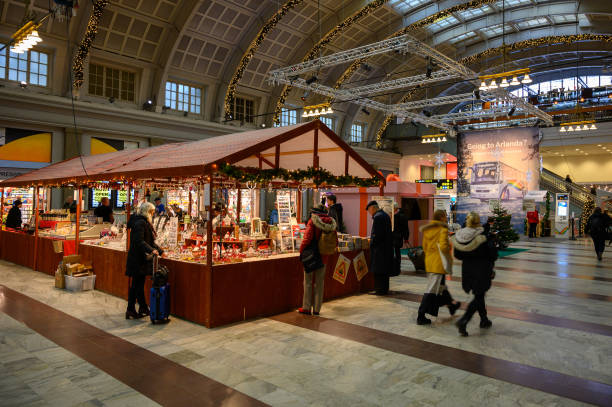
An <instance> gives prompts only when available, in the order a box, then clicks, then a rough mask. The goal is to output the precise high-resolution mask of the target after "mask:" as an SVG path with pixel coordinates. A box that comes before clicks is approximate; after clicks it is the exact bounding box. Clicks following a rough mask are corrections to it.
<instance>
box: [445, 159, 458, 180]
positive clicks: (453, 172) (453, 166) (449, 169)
mask: <svg viewBox="0 0 612 407" xmlns="http://www.w3.org/2000/svg"><path fill="white" fill-rule="evenodd" d="M446 178H447V179H457V161H455V162H447V163H446Z"/></svg>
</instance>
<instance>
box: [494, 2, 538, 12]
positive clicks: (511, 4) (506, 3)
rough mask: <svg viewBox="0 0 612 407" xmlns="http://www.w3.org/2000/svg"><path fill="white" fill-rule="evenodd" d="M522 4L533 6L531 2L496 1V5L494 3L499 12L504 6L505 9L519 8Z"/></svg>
mask: <svg viewBox="0 0 612 407" xmlns="http://www.w3.org/2000/svg"><path fill="white" fill-rule="evenodd" d="M523 4H533V3H532V2H531V0H502V1H498V2H497V3H495V6H496V7H498V8H499V9H500V10H501V9H502V8H503V7H504V6H505V7H506V8H507V7H515V6H521V5H523Z"/></svg>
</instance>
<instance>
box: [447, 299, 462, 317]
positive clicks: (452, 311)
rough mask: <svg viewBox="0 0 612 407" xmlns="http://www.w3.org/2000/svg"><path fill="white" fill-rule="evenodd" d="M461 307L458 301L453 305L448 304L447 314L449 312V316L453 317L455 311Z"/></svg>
mask: <svg viewBox="0 0 612 407" xmlns="http://www.w3.org/2000/svg"><path fill="white" fill-rule="evenodd" d="M460 307H461V303H460V302H459V301H457V302H456V303H454V304H450V305H449V306H448V312H450V314H451V315H455V312H457V310H458V309H459V308H460Z"/></svg>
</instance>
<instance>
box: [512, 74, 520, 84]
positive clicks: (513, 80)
mask: <svg viewBox="0 0 612 407" xmlns="http://www.w3.org/2000/svg"><path fill="white" fill-rule="evenodd" d="M520 84H521V83H520V82H519V81H518V79H517V78H516V76H515V77H513V78H512V82H510V85H512V86H516V85H520Z"/></svg>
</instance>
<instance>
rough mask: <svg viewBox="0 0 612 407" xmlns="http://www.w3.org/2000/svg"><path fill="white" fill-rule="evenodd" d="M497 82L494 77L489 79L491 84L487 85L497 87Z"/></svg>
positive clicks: (491, 87) (490, 87) (492, 87)
mask: <svg viewBox="0 0 612 407" xmlns="http://www.w3.org/2000/svg"><path fill="white" fill-rule="evenodd" d="M497 88H498V86H497V82H495V79H491V84H490V85H489V89H497Z"/></svg>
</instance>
